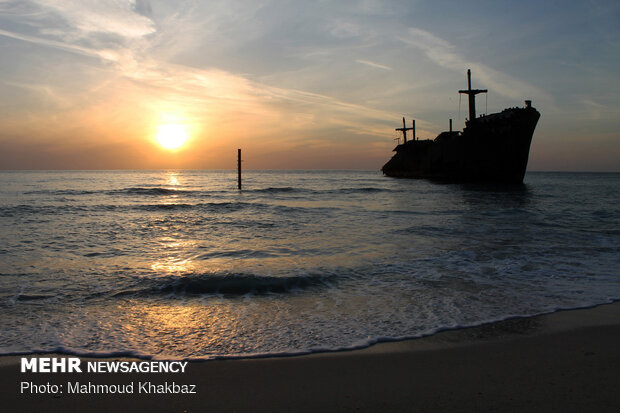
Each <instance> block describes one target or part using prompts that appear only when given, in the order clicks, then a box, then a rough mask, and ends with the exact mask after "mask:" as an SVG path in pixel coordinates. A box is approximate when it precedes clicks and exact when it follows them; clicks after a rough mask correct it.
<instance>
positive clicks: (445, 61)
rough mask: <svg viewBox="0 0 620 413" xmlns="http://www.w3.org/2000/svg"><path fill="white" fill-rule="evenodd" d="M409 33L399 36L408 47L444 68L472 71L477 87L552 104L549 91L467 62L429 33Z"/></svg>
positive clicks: (503, 94) (481, 64) (517, 97)
mask: <svg viewBox="0 0 620 413" xmlns="http://www.w3.org/2000/svg"><path fill="white" fill-rule="evenodd" d="M407 34H408V36H406V37H399V40H400V41H402V42H403V43H405V44H407V45H409V46H412V47H415V48H418V49H421V50H422V51H423V52H424V54H425V55H426V56H427V57H428V58H429V59H430V60H431V61H432V62H434V63H435V64H437V65H439V66H441V67H443V68H446V69H450V70H454V71H460V72H462V71H463V68H470V69H471V70H472V72H474V75H475V78H476V79H477V80H478V84H483V85H485V87H488V88H489V89H490V90H492V91H493V92H494V93H498V94H500V95H502V96H505V97H508V98H510V99H522V98H524V97H529V98H535V99H537V100H544V101H545V102H548V104H552V101H553V98H552V97H551V95H549V94H548V93H547V92H545V91H543V90H541V89H539V88H536V87H535V86H533V85H531V84H529V83H527V82H524V81H522V80H519V79H516V78H514V77H512V76H510V75H507V74H505V73H501V72H499V71H497V70H495V69H492V68H491V67H489V66H487V65H485V64H483V63H479V62H473V61H471V60H468V59H467V58H465V57H464V56H462V55H461V54H460V53H459V52H458V51H457V49H456V47H455V46H454V45H452V44H451V43H450V42H448V41H446V40H444V39H442V38H440V37H438V36H435V35H434V34H432V33H430V32H428V31H425V30H422V29H418V28H415V27H411V28H409V30H408V33H407Z"/></svg>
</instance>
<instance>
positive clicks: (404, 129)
mask: <svg viewBox="0 0 620 413" xmlns="http://www.w3.org/2000/svg"><path fill="white" fill-rule="evenodd" d="M413 122H414V123H413V126H414V127H413V128H408V127H406V126H405V117H404V116H403V127H402V128H396V129H394V130H397V131H400V132H402V133H403V141H404V143H407V131H408V130H412V129H413V130H414V132H413V140H415V120H414V121H413Z"/></svg>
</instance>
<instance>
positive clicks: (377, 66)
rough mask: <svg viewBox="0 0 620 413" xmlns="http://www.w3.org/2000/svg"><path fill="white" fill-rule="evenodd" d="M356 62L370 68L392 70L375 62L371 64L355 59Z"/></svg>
mask: <svg viewBox="0 0 620 413" xmlns="http://www.w3.org/2000/svg"><path fill="white" fill-rule="evenodd" d="M356 62H357V63H361V64H364V65H368V66H371V67H375V68H377V69H383V70H392V68H391V67H389V66H386V65H382V64H379V63H375V62H371V61H370V60H362V59H357V60H356Z"/></svg>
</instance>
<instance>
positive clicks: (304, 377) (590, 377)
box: [0, 302, 620, 412]
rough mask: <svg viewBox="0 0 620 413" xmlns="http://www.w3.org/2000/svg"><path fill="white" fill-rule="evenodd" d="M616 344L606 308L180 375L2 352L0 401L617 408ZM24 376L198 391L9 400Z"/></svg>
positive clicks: (197, 365) (191, 407) (618, 323)
mask: <svg viewBox="0 0 620 413" xmlns="http://www.w3.org/2000/svg"><path fill="white" fill-rule="evenodd" d="M618 348H620V302H613V303H611V304H603V305H599V306H595V307H589V308H584V309H576V310H559V311H556V312H553V313H549V314H544V315H538V316H533V317H518V318H509V319H506V320H503V321H498V322H493V323H487V324H482V325H479V326H475V327H467V328H458V329H451V330H444V331H441V332H438V333H435V334H432V335H429V336H425V337H422V338H417V339H408V340H402V341H390V342H380V343H377V344H374V345H370V346H369V347H365V348H361V349H355V350H343V351H333V352H317V353H310V354H305V355H296V356H284V357H283V356H275V357H253V358H239V359H237V358H235V359H220V360H217V359H216V360H205V361H191V362H190V363H189V365H188V368H187V372H186V373H184V374H183V375H176V376H175V375H171V374H142V373H129V374H120V373H115V374H112V373H110V374H93V373H88V374H87V373H84V374H68V373H64V374H63V373H58V374H45V373H39V374H33V373H19V360H20V358H21V357H24V356H1V357H0V378H1V380H2V383H3V384H4V386H3V389H4V390H3V392H2V396H1V400H0V401H1V402H2V404H3V406H10V407H12V408H15V409H20V411H38V410H40V409H45V410H48V411H63V412H65V411H76V412H77V411H82V410H84V409H88V410H92V411H108V410H112V409H118V408H119V407H122V410H131V411H149V410H151V411H171V412H173V411H174V412H182V411H184V410H187V412H193V411H209V412H211V411H213V412H220V411H222V412H223V411H231V412H232V411H236V412H244V411H269V412H274V411H276V412H277V411H308V412H310V411H451V410H456V411H480V410H482V411H515V412H516V411H553V410H557V411H618V410H620V396H618V395H616V393H617V391H616V389H617V388H618V387H620V373H619V372H618V368H620V352H619V351H618V350H617V349H618ZM43 356H45V355H43V354H37V355H34V357H43ZM62 357H66V355H62ZM80 358H81V359H82V360H138V359H132V358H127V357H111V358H108V357H103V358H95V357H80ZM140 361H141V359H140ZM23 380H31V381H33V382H42V383H45V382H50V383H51V382H59V383H61V382H66V381H68V380H69V381H77V380H79V381H80V382H87V381H92V382H93V383H108V384H113V383H118V384H121V383H128V382H137V381H140V380H142V381H144V380H148V381H150V382H153V383H160V382H172V381H176V383H179V384H181V383H187V384H194V385H196V387H197V391H198V393H197V394H156V395H153V394H150V395H146V394H133V395H119V394H114V395H112V394H72V395H68V394H64V395H61V396H59V395H50V394H19V383H20V382H21V381H23Z"/></svg>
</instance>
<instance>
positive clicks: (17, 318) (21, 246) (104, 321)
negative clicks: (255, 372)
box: [0, 171, 620, 359]
mask: <svg viewBox="0 0 620 413" xmlns="http://www.w3.org/2000/svg"><path fill="white" fill-rule="evenodd" d="M619 189H620V174H587V173H528V174H527V175H526V178H525V185H523V186H518V187H501V186H488V185H452V184H438V183H433V182H428V181H425V180H404V179H392V178H387V177H383V176H382V175H381V174H380V173H379V172H374V171H371V172H357V171H356V172H343V171H301V172H300V171H291V172H284V171H247V172H245V176H244V189H243V190H242V191H238V190H237V189H236V176H235V173H234V172H229V171H219V172H218V171H87V172H79V171H76V172H66V171H62V172H60V171H46V172H38V171H37V172H11V171H8V172H7V171H5V172H0V307H1V311H2V317H1V318H0V354H15V353H32V352H48V351H60V352H64V353H70V354H81V355H86V354H90V355H110V354H127V355H134V356H139V357H155V358H197V359H200V358H203V359H208V358H217V357H244V356H254V355H266V354H298V353H306V352H312V351H323V350H335V349H348V348H356V347H361V346H365V345H368V344H371V343H374V342H377V341H381V340H391V339H401V338H406V337H418V336H422V335H427V334H432V333H433V332H436V331H439V330H442V329H447V328H456V327H463V326H470V325H476V324H480V323H483V322H488V321H493V320H500V319H504V318H507V317H512V316H517V315H533V314H539V313H544V312H550V311H554V310H557V309H566V308H576V307H583V306H590V305H594V304H600V303H606V302H610V301H613V300H617V299H620V191H619Z"/></svg>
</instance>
